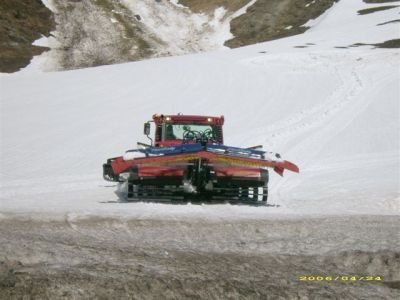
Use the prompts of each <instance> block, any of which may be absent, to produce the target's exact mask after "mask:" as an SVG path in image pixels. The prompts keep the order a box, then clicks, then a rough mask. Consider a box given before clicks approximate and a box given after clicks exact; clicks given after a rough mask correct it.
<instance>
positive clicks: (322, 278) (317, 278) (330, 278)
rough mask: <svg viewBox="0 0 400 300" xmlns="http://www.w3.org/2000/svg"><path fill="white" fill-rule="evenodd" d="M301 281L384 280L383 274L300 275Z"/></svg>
mask: <svg viewBox="0 0 400 300" xmlns="http://www.w3.org/2000/svg"><path fill="white" fill-rule="evenodd" d="M299 281H382V277H381V276H355V275H352V276H299Z"/></svg>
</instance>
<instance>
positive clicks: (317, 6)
mask: <svg viewBox="0 0 400 300" xmlns="http://www.w3.org/2000/svg"><path fill="white" fill-rule="evenodd" d="M335 1H337V0H141V1H132V0H46V1H44V2H45V4H46V5H47V6H48V7H49V8H50V9H51V11H52V13H53V14H51V12H50V10H49V9H48V8H46V7H45V6H44V5H43V3H42V2H41V1H40V0H29V1H27V0H2V1H1V3H0V8H1V19H0V21H1V23H0V37H1V39H0V42H1V44H0V57H1V63H0V72H14V71H17V70H18V69H20V68H21V67H23V66H26V65H27V64H28V63H29V61H30V59H31V57H32V56H33V55H37V54H39V53H41V52H42V51H43V50H44V49H43V48H39V47H35V46H31V45H32V42H33V41H34V40H35V39H37V38H39V37H40V36H41V35H46V36H47V35H49V32H50V30H52V29H54V31H53V33H52V34H53V36H54V38H53V39H51V40H50V41H48V44H47V46H48V47H50V49H51V50H50V51H49V52H47V53H46V54H45V55H44V56H45V60H46V65H45V66H44V68H45V69H46V70H66V69H76V68H83V67H91V66H98V65H104V64H115V63H122V62H127V61H134V60H142V59H146V58H151V57H161V56H170V55H181V54H186V53H193V52H201V51H209V50H216V49H221V48H223V47H225V46H227V47H231V48H234V47H240V46H244V45H249V44H254V43H258V42H263V41H268V40H272V39H277V38H281V37H286V36H290V35H294V34H298V33H302V32H304V31H305V30H307V27H305V26H302V25H304V24H305V23H306V22H307V21H308V20H309V19H312V18H316V17H318V16H319V15H321V14H322V13H323V12H324V11H326V9H328V8H329V7H330V6H332V4H333V3H334V2H335ZM28 12H29V13H28ZM53 18H54V20H55V23H56V25H55V27H54V22H53Z"/></svg>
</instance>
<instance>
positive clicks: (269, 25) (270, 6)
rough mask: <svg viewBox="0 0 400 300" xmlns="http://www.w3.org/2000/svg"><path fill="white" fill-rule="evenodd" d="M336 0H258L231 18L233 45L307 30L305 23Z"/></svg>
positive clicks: (272, 38) (231, 44)
mask: <svg viewBox="0 0 400 300" xmlns="http://www.w3.org/2000/svg"><path fill="white" fill-rule="evenodd" d="M335 2H336V0H320V1H311V0H258V1H257V2H255V3H254V4H253V5H251V6H250V7H249V8H247V11H246V13H245V14H243V15H241V16H239V17H237V18H235V19H233V20H232V22H231V32H232V34H233V35H234V38H233V39H231V40H228V41H227V42H226V43H225V45H226V46H228V47H231V48H236V47H241V46H246V45H251V44H255V43H260V42H265V41H270V40H274V39H278V38H283V37H288V36H292V35H296V34H300V33H303V32H305V31H306V30H307V29H308V27H306V26H303V25H304V24H305V23H306V22H307V21H308V20H310V19H315V18H317V17H318V16H320V15H321V14H322V13H323V12H325V11H326V10H327V9H328V8H330V7H331V6H332V5H333V4H334V3H335Z"/></svg>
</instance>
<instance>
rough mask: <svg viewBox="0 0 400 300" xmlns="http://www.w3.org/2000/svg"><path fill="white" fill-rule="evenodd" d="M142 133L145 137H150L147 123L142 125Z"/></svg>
mask: <svg viewBox="0 0 400 300" xmlns="http://www.w3.org/2000/svg"><path fill="white" fill-rule="evenodd" d="M143 133H144V134H145V135H147V136H148V135H150V123H149V122H146V123H144V127H143Z"/></svg>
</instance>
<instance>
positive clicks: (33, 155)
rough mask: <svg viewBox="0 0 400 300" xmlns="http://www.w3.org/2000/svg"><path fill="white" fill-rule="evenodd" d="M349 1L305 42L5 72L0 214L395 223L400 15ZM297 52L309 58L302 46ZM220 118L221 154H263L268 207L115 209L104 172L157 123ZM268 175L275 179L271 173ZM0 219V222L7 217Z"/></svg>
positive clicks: (0, 86) (0, 84) (0, 81)
mask: <svg viewBox="0 0 400 300" xmlns="http://www.w3.org/2000/svg"><path fill="white" fill-rule="evenodd" d="M366 7H371V5H367V4H365V3H363V2H362V1H361V0H351V1H350V0H346V1H340V2H339V3H337V4H335V5H334V6H333V8H332V9H331V10H329V12H328V13H327V14H325V15H323V17H322V18H321V19H319V20H318V22H315V23H314V25H313V27H312V28H311V29H310V30H309V31H307V32H306V33H304V34H302V35H298V36H294V37H290V38H286V39H281V40H277V41H272V42H268V43H261V44H257V45H253V46H248V47H244V48H240V49H236V50H227V51H219V52H211V53H204V54H196V55H187V56H181V57H169V58H163V59H153V60H148V61H142V62H135V63H127V64H121V65H114V66H103V67H97V68H91V69H82V70H75V71H68V72H58V73H37V70H31V71H29V68H27V69H26V70H24V71H22V72H20V73H17V74H13V75H6V74H1V75H0V90H1V102H0V103H1V106H0V113H1V123H0V130H1V131H0V132H1V138H0V143H1V144H0V150H1V153H0V167H1V169H0V173H1V174H0V176H1V177H0V178H1V186H0V212H1V214H3V216H5V215H6V214H10V213H17V214H32V215H40V216H41V217H43V216H47V217H49V218H52V217H55V216H59V215H60V216H63V215H64V216H65V214H67V215H68V216H72V217H74V216H82V215H93V214H100V215H118V216H128V217H137V218H147V217H162V218H170V217H172V218H176V217H182V218H185V217H187V218H266V217H285V218H286V217H289V216H291V217H297V216H302V215H306V214H316V215H325V214H378V215H385V214H396V215H397V214H399V201H400V198H399V189H400V188H399V177H400V176H399V166H400V163H399V150H400V146H399V136H400V128H399V127H400V126H399V115H400V112H399V100H400V95H399V94H400V91H399V90H400V88H399V79H400V74H399V73H400V72H399V63H398V62H399V58H400V52H399V50H398V49H374V48H373V46H364V47H350V48H347V49H343V48H340V49H339V48H335V47H347V46H350V45H353V44H355V43H358V42H360V43H380V42H383V41H386V40H390V39H395V38H399V26H398V24H397V23H390V24H386V25H383V26H377V24H379V23H383V22H387V21H391V20H394V19H396V18H398V13H399V9H397V8H396V9H391V10H385V11H380V12H375V13H373V14H368V15H361V16H360V15H358V14H357V11H358V10H360V9H363V8H366ZM299 46H302V47H304V48H296V47H299ZM177 112H182V113H185V114H207V115H217V116H218V115H221V114H223V115H225V118H226V123H225V124H226V125H225V135H224V136H225V139H226V143H227V144H228V145H232V146H252V145H257V144H263V145H265V149H266V150H268V151H274V152H278V153H281V154H282V156H283V158H285V159H287V160H290V161H292V162H294V163H296V164H297V165H298V166H299V167H300V174H294V173H290V172H288V173H285V176H284V177H283V178H281V177H279V176H278V175H271V181H270V191H271V192H270V203H271V204H275V205H277V206H275V207H246V206H232V205H193V204H187V205H164V204H146V203H119V202H118V198H117V196H116V195H115V194H114V191H115V190H116V185H115V184H112V183H108V182H105V181H103V179H102V177H101V173H102V163H103V162H104V161H105V160H106V159H107V158H109V157H114V156H118V155H122V154H123V153H124V151H125V150H127V149H132V148H135V147H136V142H137V141H143V142H146V138H145V137H144V136H142V126H143V123H144V122H145V121H147V120H148V119H150V118H151V115H152V114H153V113H166V114H173V113H177ZM271 174H273V173H271ZM1 214H0V216H1Z"/></svg>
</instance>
